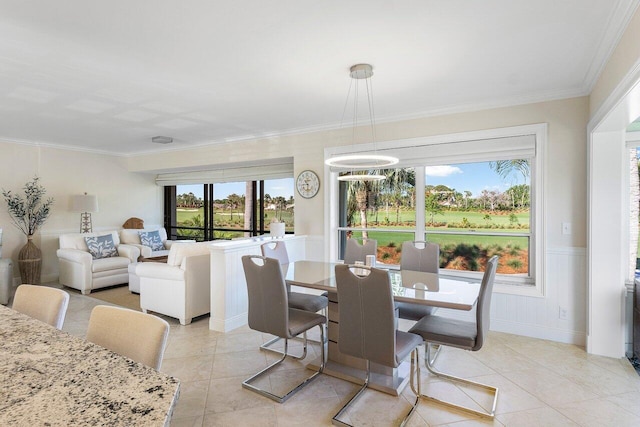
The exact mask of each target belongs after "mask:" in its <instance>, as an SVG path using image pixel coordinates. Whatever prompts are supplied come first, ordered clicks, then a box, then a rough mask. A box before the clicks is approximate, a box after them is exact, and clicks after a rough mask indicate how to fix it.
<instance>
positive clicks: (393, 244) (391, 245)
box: [387, 242, 396, 248]
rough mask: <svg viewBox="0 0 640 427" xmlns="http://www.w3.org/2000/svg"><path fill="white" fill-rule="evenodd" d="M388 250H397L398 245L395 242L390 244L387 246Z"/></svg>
mask: <svg viewBox="0 0 640 427" xmlns="http://www.w3.org/2000/svg"><path fill="white" fill-rule="evenodd" d="M387 247H388V248H395V247H396V243H395V242H389V244H388V245H387Z"/></svg>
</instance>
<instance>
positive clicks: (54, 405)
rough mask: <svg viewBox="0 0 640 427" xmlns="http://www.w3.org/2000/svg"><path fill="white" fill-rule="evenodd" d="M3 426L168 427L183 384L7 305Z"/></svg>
mask: <svg viewBox="0 0 640 427" xmlns="http://www.w3.org/2000/svg"><path fill="white" fill-rule="evenodd" d="M0 384H2V385H1V386H0V425H3V426H9V425H15V426H70V425H88V426H98V425H109V426H163V425H168V424H169V421H170V418H171V411H172V409H173V406H174V405H175V402H176V401H177V399H178V394H179V387H180V383H179V381H178V380H177V379H175V378H172V377H170V376H167V375H165V374H162V373H160V372H158V371H156V370H155V369H153V368H150V367H148V366H145V365H143V364H140V363H137V362H134V361H132V360H130V359H128V358H126V357H123V356H120V355H118V354H116V353H114V352H112V351H109V350H106V349H105V348H103V347H100V346H98V345H96V344H93V343H90V342H88V341H86V340H83V339H82V338H78V337H75V336H72V335H69V334H67V333H65V332H62V331H59V330H57V329H55V328H53V327H51V326H49V325H47V324H45V323H43V322H40V321H37V320H35V319H32V318H30V317H28V316H25V315H23V314H21V313H18V312H16V311H14V310H11V309H9V308H6V307H3V306H0Z"/></svg>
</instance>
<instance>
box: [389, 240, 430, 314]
mask: <svg viewBox="0 0 640 427" xmlns="http://www.w3.org/2000/svg"><path fill="white" fill-rule="evenodd" d="M439 267H440V246H439V245H438V244H436V243H430V242H422V241H409V242H404V243H403V244H402V252H401V258H400V269H402V270H413V271H422V272H426V273H436V274H437V273H438V270H439ZM396 308H397V309H398V317H399V318H401V319H406V320H420V319H422V318H423V317H424V316H428V315H430V314H432V313H433V312H434V307H429V306H426V305H422V304H414V303H410V302H397V303H396Z"/></svg>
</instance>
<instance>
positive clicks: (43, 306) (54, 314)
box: [12, 285, 69, 329]
mask: <svg viewBox="0 0 640 427" xmlns="http://www.w3.org/2000/svg"><path fill="white" fill-rule="evenodd" d="M68 305H69V294H68V293H66V292H65V291H63V290H61V289H55V288H49V287H46V286H37V285H20V286H18V289H16V294H15V296H14V297H13V306H12V308H13V309H14V310H16V311H19V312H20V313H23V314H26V315H27V316H30V317H33V318H34V319H38V320H40V321H42V322H45V323H48V324H49V325H51V326H53V327H55V328H58V329H62V325H63V324H64V318H65V315H66V313H67V306H68Z"/></svg>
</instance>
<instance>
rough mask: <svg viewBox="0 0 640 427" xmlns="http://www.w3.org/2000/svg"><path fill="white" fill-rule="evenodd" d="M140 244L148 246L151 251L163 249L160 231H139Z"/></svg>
mask: <svg viewBox="0 0 640 427" xmlns="http://www.w3.org/2000/svg"><path fill="white" fill-rule="evenodd" d="M140 244H142V245H143V246H149V247H150V248H151V250H152V251H161V250H163V249H164V244H163V243H162V239H161V238H160V232H159V231H158V230H155V231H141V232H140Z"/></svg>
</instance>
